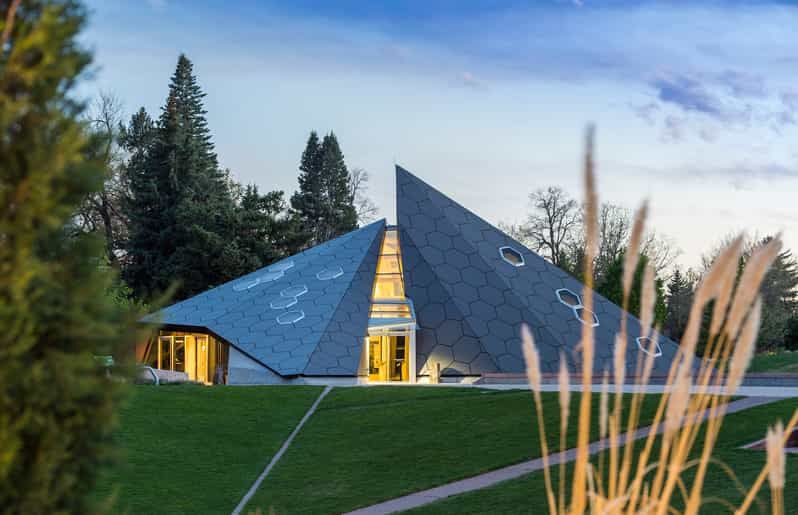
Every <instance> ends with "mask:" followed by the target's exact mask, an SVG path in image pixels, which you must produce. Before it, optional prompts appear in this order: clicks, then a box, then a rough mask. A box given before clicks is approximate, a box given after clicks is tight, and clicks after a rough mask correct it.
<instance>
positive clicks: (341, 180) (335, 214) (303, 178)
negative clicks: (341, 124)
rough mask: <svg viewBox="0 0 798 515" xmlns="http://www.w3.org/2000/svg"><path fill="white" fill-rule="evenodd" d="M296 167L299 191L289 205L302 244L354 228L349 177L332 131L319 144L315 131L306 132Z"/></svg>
mask: <svg viewBox="0 0 798 515" xmlns="http://www.w3.org/2000/svg"><path fill="white" fill-rule="evenodd" d="M299 170H300V173H299V190H298V191H296V192H295V193H294V195H293V196H292V197H291V208H292V210H293V212H294V214H295V216H296V217H297V219H298V225H299V226H300V230H301V232H302V235H303V237H304V240H305V245H304V246H305V247H310V246H313V245H318V244H319V243H323V242H325V241H327V240H330V239H332V238H335V237H337V236H340V235H341V234H344V233H347V232H349V231H351V230H352V229H354V228H356V227H357V209H356V208H355V203H354V200H355V199H354V195H353V191H352V188H351V176H350V174H349V170H348V168H347V167H346V162H345V161H344V155H343V153H342V152H341V147H340V145H339V144H338V138H336V136H335V134H334V133H332V132H330V133H329V134H327V135H326V136H324V139H323V140H322V141H321V143H320V142H319V137H318V135H317V134H316V132H315V131H313V132H311V133H310V137H309V138H308V142H307V145H306V146H305V151H304V152H303V153H302V160H301V163H300V165H299Z"/></svg>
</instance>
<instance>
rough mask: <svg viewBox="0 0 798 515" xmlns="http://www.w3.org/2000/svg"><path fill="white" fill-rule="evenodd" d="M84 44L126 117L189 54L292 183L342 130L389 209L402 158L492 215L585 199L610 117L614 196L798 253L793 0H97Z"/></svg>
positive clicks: (255, 150) (605, 186)
mask: <svg viewBox="0 0 798 515" xmlns="http://www.w3.org/2000/svg"><path fill="white" fill-rule="evenodd" d="M89 6H90V8H91V9H92V11H93V14H92V18H91V23H90V26H89V30H88V31H87V32H86V34H85V36H84V39H85V42H86V43H87V44H88V45H89V46H90V47H91V48H93V49H94V51H95V71H94V73H93V76H92V78H91V80H90V81H89V82H87V83H86V84H84V85H83V89H82V90H81V93H82V94H84V95H85V96H87V97H89V96H91V95H94V94H96V93H97V92H98V91H101V90H102V91H110V92H113V93H114V94H115V95H117V96H118V97H119V98H120V99H121V100H122V102H123V104H124V106H125V109H126V110H127V111H128V112H129V113H130V112H133V111H134V110H135V109H137V108H138V107H139V106H145V107H146V108H147V109H148V110H149V111H150V112H151V113H155V114H157V113H158V110H159V108H160V106H161V104H162V103H163V100H164V98H165V95H166V88H167V84H168V80H169V77H170V75H171V73H172V71H173V69H174V66H175V63H176V60H177V56H178V54H179V53H180V52H185V53H186V54H187V55H188V57H189V58H190V59H191V60H192V61H193V62H194V66H195V71H196V73H197V74H198V76H199V81H200V83H201V85H202V87H203V88H204V90H205V91H206V92H207V98H206V107H207V109H208V118H209V122H210V126H211V129H212V131H213V133H214V136H215V142H216V145H217V150H218V153H219V156H220V160H221V162H222V164H223V165H224V166H226V167H229V168H230V169H231V170H232V172H233V174H234V175H235V176H236V177H237V178H238V179H239V180H241V181H244V182H254V183H256V184H258V185H259V186H260V187H261V188H264V189H283V190H285V191H286V192H287V194H288V195H290V192H291V191H293V189H294V188H295V186H296V173H297V164H298V160H299V156H300V154H301V151H302V148H303V146H304V143H305V140H306V138H307V134H308V132H309V131H310V130H311V129H316V130H318V131H320V132H326V131H329V130H334V131H335V132H336V134H337V135H338V137H339V140H340V141H341V144H342V147H343V150H344V153H345V154H346V159H347V163H348V164H349V165H350V167H362V168H364V169H366V170H368V172H369V173H370V174H371V177H372V178H371V184H370V194H371V196H372V197H373V198H374V200H375V201H377V202H378V204H379V205H380V210H381V215H382V216H385V217H387V218H388V219H389V221H390V220H393V219H394V202H393V194H394V187H393V164H394V163H395V162H397V163H400V164H402V165H403V166H405V167H406V168H408V169H409V170H411V171H413V172H414V173H416V174H417V175H419V176H420V177H421V178H423V179H425V180H427V181H428V182H430V183H431V184H433V185H435V186H437V187H439V188H440V189H441V190H442V191H444V192H445V193H448V194H449V195H451V196H452V197H454V198H455V199H456V200H458V201H460V202H461V203H463V204H464V205H466V206H467V207H469V208H472V209H473V210H474V211H476V212H477V213H478V214H480V215H482V216H483V217H485V218H486V219H488V220H489V221H491V222H497V221H500V220H501V221H506V222H510V223H512V222H519V221H521V220H522V219H523V217H524V215H525V213H526V211H527V207H528V202H527V198H526V197H527V195H528V193H529V192H530V191H533V190H535V189H537V188H540V187H544V186H547V185H550V184H559V185H562V186H563V187H565V188H566V189H568V190H570V191H571V192H572V193H573V194H574V195H580V185H579V159H580V151H581V135H582V132H583V128H584V126H585V124H586V123H587V122H595V123H596V125H597V127H598V171H599V186H600V193H601V196H602V198H603V199H604V200H609V201H612V202H616V203H619V204H623V205H625V206H628V207H635V206H636V205H637V204H638V203H639V201H640V200H642V199H643V198H649V199H650V201H651V204H652V220H651V223H652V224H653V226H654V227H655V228H656V229H657V230H658V231H659V232H662V233H664V234H667V235H668V236H670V237H671V238H673V239H674V240H675V241H676V243H677V244H678V245H679V247H680V248H681V249H682V250H683V255H682V257H681V262H682V263H683V264H685V265H694V264H696V263H697V262H698V258H699V255H700V254H701V252H703V251H705V250H706V249H707V248H708V247H709V246H711V244H712V243H713V242H715V241H716V240H719V239H720V238H721V237H722V236H723V235H724V234H726V233H728V232H730V231H739V230H748V231H750V232H758V233H760V234H764V233H772V232H776V231H783V232H784V235H785V239H786V241H787V243H788V245H790V246H791V247H793V248H796V249H798V230H797V229H796V228H795V222H796V221H797V220H798V202H796V201H795V200H794V198H795V193H794V192H795V191H796V186H798V147H797V146H796V145H795V143H796V142H798V130H797V127H796V125H797V124H798V81H796V80H795V79H796V75H797V74H796V70H798V51H797V50H796V48H798V45H796V43H798V31H796V30H795V27H798V6H795V5H791V4H789V3H768V2H720V1H713V2H689V3H688V2H628V1H607V2H599V1H593V0H582V1H566V0H562V1H557V0H551V1H544V0H541V1H538V2H520V1H515V0H486V1H482V2H475V1H469V0H438V1H435V0H426V1H423V0H412V1H405V2H398V1H397V2H372V1H362V2H356V1H354V0H346V1H342V2H310V1H307V0H298V1H296V0H295V1H291V2H263V1H261V2H256V1H254V0H253V1H234V0H230V1H227V2H222V1H210V0H204V1H194V2H190V1H179V0H148V1H144V0H139V1H133V0H130V1H124V0H103V1H99V0H95V1H93V2H89Z"/></svg>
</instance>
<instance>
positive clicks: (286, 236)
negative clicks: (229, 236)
mask: <svg viewBox="0 0 798 515" xmlns="http://www.w3.org/2000/svg"><path fill="white" fill-rule="evenodd" d="M285 210H286V206H285V200H284V199H283V192H282V191H270V192H268V193H266V194H265V195H261V194H260V193H259V192H258V188H257V186H254V185H248V186H246V188H244V190H243V192H242V194H241V199H240V201H239V204H238V220H237V229H236V231H235V235H236V241H237V244H238V246H239V248H240V249H241V251H242V252H243V253H244V255H246V256H247V259H248V260H247V263H246V267H247V268H249V269H250V270H255V269H257V268H260V267H263V266H266V265H268V264H270V263H272V262H274V261H277V260H278V259H280V258H282V257H284V256H286V255H288V254H289V252H291V250H292V247H293V245H294V242H293V240H292V239H291V237H292V225H291V224H292V221H291V219H290V218H288V217H286V216H284V213H285Z"/></svg>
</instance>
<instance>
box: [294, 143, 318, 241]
mask: <svg viewBox="0 0 798 515" xmlns="http://www.w3.org/2000/svg"><path fill="white" fill-rule="evenodd" d="M321 161H322V153H321V144H320V143H319V136H318V135H317V134H316V131H311V133H310V136H309V137H308V142H307V144H306V145H305V150H304V151H303V152H302V160H301V162H300V164H299V177H298V180H299V189H298V190H297V191H296V192H294V194H293V195H292V196H291V208H292V210H293V212H294V215H295V217H296V219H297V224H298V229H299V233H300V234H299V235H298V236H299V239H300V240H304V241H302V244H301V245H300V247H303V248H304V247H310V246H313V245H315V244H317V243H320V242H321V241H323V240H322V236H321V234H322V230H323V228H324V227H323V223H324V219H325V210H324V181H323V177H322V166H321Z"/></svg>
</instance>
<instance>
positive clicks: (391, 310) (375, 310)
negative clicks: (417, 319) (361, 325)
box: [369, 302, 410, 318]
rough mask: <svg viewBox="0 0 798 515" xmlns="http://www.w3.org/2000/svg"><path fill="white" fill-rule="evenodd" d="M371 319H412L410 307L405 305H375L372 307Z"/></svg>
mask: <svg viewBox="0 0 798 515" xmlns="http://www.w3.org/2000/svg"><path fill="white" fill-rule="evenodd" d="M369 318H410V306H408V305H407V304H405V303H389V302H381V303H375V304H372V305H371V311H370V312H369Z"/></svg>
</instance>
